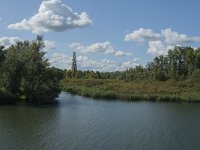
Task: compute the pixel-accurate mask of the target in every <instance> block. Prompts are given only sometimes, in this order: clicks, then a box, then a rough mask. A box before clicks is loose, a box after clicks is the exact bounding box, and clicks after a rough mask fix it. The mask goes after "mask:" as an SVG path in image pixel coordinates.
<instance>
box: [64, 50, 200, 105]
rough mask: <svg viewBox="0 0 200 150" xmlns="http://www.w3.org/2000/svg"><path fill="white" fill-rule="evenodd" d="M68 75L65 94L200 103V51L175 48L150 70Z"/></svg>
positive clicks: (155, 60) (153, 64) (149, 68)
mask: <svg viewBox="0 0 200 150" xmlns="http://www.w3.org/2000/svg"><path fill="white" fill-rule="evenodd" d="M71 74H72V71H66V79H65V80H63V81H62V82H61V85H62V88H63V90H65V91H68V92H71V93H74V94H79V95H82V96H89V97H93V98H106V99H108V98H109V99H115V98H117V99H123V100H130V101H133V100H134V101H135V100H149V101H200V48H198V49H196V50H194V49H193V48H191V47H175V48H174V50H169V52H168V55H165V56H163V55H161V56H158V57H155V58H154V60H153V61H152V62H149V63H147V65H146V67H143V66H136V67H135V68H130V69H128V70H126V71H122V72H119V71H117V72H98V71H97V72H94V71H89V70H88V71H80V70H79V71H77V72H76V76H75V77H76V78H77V79H76V78H72V77H73V76H72V75H71Z"/></svg>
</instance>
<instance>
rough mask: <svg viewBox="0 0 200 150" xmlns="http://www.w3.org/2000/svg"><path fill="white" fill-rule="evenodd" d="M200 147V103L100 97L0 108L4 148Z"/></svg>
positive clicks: (129, 149)
mask: <svg viewBox="0 0 200 150" xmlns="http://www.w3.org/2000/svg"><path fill="white" fill-rule="evenodd" d="M4 149H5V150H22V149H23V150H24V149H25V150H40V149H42V150H62V149H63V150H65V149H67V150H199V149H200V104H195V103H190V104H187V103H155V102H136V103H134V102H132V103H130V102H120V101H111V102H110V101H96V100H93V99H90V98H83V97H80V96H73V95H70V94H67V93H64V92H63V93H61V95H60V97H59V104H58V105H54V106H50V105H48V106H40V107H38V106H37V107H36V106H25V105H20V106H0V150H4Z"/></svg>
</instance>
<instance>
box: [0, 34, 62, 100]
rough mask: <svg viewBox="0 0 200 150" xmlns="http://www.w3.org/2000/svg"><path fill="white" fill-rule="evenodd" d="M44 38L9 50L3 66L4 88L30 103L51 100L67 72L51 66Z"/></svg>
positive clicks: (17, 44)
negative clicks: (44, 50)
mask: <svg viewBox="0 0 200 150" xmlns="http://www.w3.org/2000/svg"><path fill="white" fill-rule="evenodd" d="M44 46H45V45H44V43H43V39H42V37H40V36H37V40H35V41H32V42H29V41H24V42H17V43H16V44H15V45H12V46H10V47H9V48H7V49H5V58H6V59H5V60H4V62H3V64H2V66H3V73H2V74H3V81H4V87H5V88H6V89H7V90H8V91H9V92H11V93H12V94H14V95H16V96H17V97H21V96H23V97H25V99H26V100H27V101H29V102H37V103H41V102H49V101H51V100H53V99H54V98H55V97H57V96H58V93H59V92H60V88H59V80H61V79H62V78H64V72H63V71H61V70H59V69H56V68H52V67H50V65H49V63H48V60H47V59H45V57H44V55H45V53H44V52H43V51H42V49H43V48H44Z"/></svg>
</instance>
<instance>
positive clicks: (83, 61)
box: [0, 0, 200, 71]
mask: <svg viewBox="0 0 200 150" xmlns="http://www.w3.org/2000/svg"><path fill="white" fill-rule="evenodd" d="M199 6H200V2H199V1H198V0H190V1H189V0H184V1H183V0H162V1H161V0H117V1H116V0H92V1H91V0H84V1H81V0H46V1H42V0H35V1H27V0H20V1H17V2H16V1H15V0H1V5H0V18H1V19H0V44H1V45H4V46H9V45H10V44H14V43H15V42H16V41H18V40H33V39H35V37H36V34H41V35H43V36H44V40H45V44H46V48H45V51H46V52H47V54H46V57H47V58H48V59H49V61H50V62H51V64H52V65H54V66H56V67H60V68H66V69H70V66H71V56H72V52H73V51H76V53H77V61H78V68H79V69H82V70H87V69H93V70H100V71H116V70H125V69H127V68H130V67H135V66H136V65H138V64H141V65H145V64H146V63H147V62H148V61H151V60H152V59H153V58H154V57H155V56H157V55H160V54H164V55H165V54H166V53H167V51H168V49H172V48H173V47H174V46H176V45H181V46H192V47H199V45H200V30H199V27H200V20H199V18H200V14H199V12H198V10H199V8H198V7H199ZM39 9H40V10H39ZM24 19H26V20H24ZM23 20H24V21H23Z"/></svg>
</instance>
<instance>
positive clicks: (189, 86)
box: [61, 79, 200, 102]
mask: <svg viewBox="0 0 200 150" xmlns="http://www.w3.org/2000/svg"><path fill="white" fill-rule="evenodd" d="M61 87H62V88H63V90H64V91H67V92H70V93H73V94H78V95H81V96H86V97H92V98H103V99H118V100H127V101H140V100H143V101H187V102H194V101H197V102H200V82H191V81H189V80H188V81H174V80H169V81H166V82H145V81H142V82H124V81H121V80H103V79H64V80H63V81H61Z"/></svg>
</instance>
